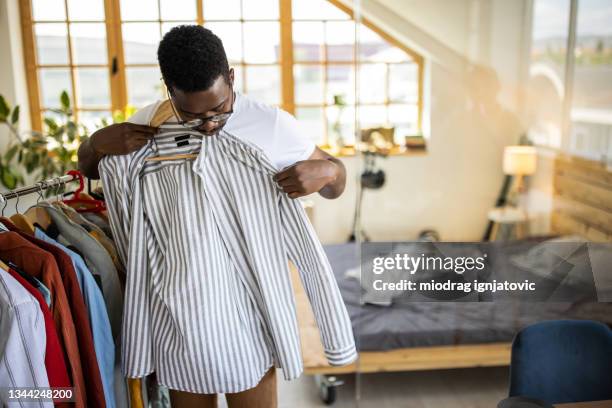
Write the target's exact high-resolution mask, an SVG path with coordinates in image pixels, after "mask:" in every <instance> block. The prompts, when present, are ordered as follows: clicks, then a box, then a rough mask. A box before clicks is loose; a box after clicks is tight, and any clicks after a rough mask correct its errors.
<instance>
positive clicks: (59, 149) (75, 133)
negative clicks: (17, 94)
mask: <svg viewBox="0 0 612 408" xmlns="http://www.w3.org/2000/svg"><path fill="white" fill-rule="evenodd" d="M59 100H60V106H61V108H60V109H54V110H51V111H49V113H52V116H51V115H47V116H46V117H45V118H43V122H44V128H45V129H44V131H43V132H42V133H39V132H28V133H29V134H31V136H29V135H28V137H25V136H24V137H23V140H22V139H21V138H20V136H19V134H18V133H17V127H16V126H15V125H16V124H17V123H18V121H19V113H20V109H19V106H15V108H14V109H12V111H11V107H10V105H9V104H8V103H7V102H6V100H5V99H4V98H3V97H2V95H0V123H4V124H5V125H6V126H8V128H9V130H10V132H11V134H12V135H13V141H12V142H11V143H9V148H8V150H7V151H6V152H5V153H4V154H3V155H2V156H0V183H1V184H3V185H4V186H5V187H6V188H8V189H14V188H16V187H17V186H18V185H19V184H23V183H24V174H33V175H34V177H33V178H34V179H36V180H45V179H48V178H50V177H55V176H59V175H63V174H65V173H66V171H68V170H71V169H74V168H76V166H77V163H76V161H75V160H74V158H75V157H76V154H77V149H78V147H79V145H80V144H81V142H82V141H83V140H84V138H85V137H87V131H86V129H85V127H84V126H83V125H81V124H80V123H78V122H77V121H76V120H75V117H74V114H73V112H72V109H71V103H70V97H69V96H68V92H66V91H63V92H62V93H61V94H60V96H59Z"/></svg>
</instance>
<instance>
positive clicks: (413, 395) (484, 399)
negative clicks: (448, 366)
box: [219, 367, 508, 408]
mask: <svg viewBox="0 0 612 408" xmlns="http://www.w3.org/2000/svg"><path fill="white" fill-rule="evenodd" d="M278 374H279V375H282V374H281V372H279V373H278ZM279 377H280V376H279ZM339 378H342V379H343V380H344V381H345V382H346V383H345V385H343V386H341V387H340V388H339V389H338V400H337V402H336V403H335V404H334V405H333V407H334V408H348V407H359V408H370V407H372V408H451V407H452V408H492V407H495V406H497V403H498V402H499V401H500V400H501V399H503V398H505V397H506V396H507V393H508V368H507V367H495V368H470V369H454V370H436V371H413V372H399V373H376V374H363V375H361V376H360V378H359V380H358V381H356V378H355V376H354V375H350V376H347V375H343V376H339ZM357 382H358V383H359V384H357ZM357 391H359V394H360V395H359V400H357V397H358V392H357ZM278 394H279V407H280V408H311V407H325V405H324V404H323V403H321V401H320V400H319V397H318V395H317V388H316V387H315V384H314V381H313V379H312V377H310V376H302V377H301V378H299V379H297V380H294V381H291V382H287V381H284V380H282V379H281V378H279V384H278ZM219 402H220V404H219V407H227V405H226V404H225V399H223V398H221V399H220V400H219Z"/></svg>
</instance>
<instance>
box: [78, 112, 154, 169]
mask: <svg viewBox="0 0 612 408" xmlns="http://www.w3.org/2000/svg"><path fill="white" fill-rule="evenodd" d="M156 132H157V128H154V127H151V126H145V125H135V124H133V123H130V122H124V123H116V124H114V125H110V126H107V127H105V128H102V129H99V130H97V131H96V132H94V134H93V135H91V137H90V138H89V139H87V140H86V141H84V142H83V143H81V146H79V152H78V156H79V170H81V172H82V173H83V174H84V175H85V176H86V177H88V178H91V179H98V178H100V175H99V174H98V163H100V160H102V158H103V157H104V156H106V155H109V154H128V153H131V152H133V151H135V150H138V149H140V148H141V147H142V146H144V145H145V144H146V143H147V141H148V140H149V139H150V138H151V137H153V135H155V133H156Z"/></svg>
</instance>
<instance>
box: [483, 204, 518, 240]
mask: <svg viewBox="0 0 612 408" xmlns="http://www.w3.org/2000/svg"><path fill="white" fill-rule="evenodd" d="M488 217H489V221H491V222H492V223H493V228H492V230H491V237H490V238H489V240H490V241H501V240H509V239H512V238H514V239H521V238H524V237H525V236H526V235H527V214H526V213H525V211H523V210H521V209H519V208H516V207H501V208H494V209H492V210H490V211H489V215H488Z"/></svg>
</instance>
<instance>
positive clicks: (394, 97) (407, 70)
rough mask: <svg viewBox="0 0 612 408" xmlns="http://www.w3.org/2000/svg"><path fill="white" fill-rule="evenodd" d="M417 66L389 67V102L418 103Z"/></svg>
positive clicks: (394, 65) (396, 65)
mask: <svg viewBox="0 0 612 408" xmlns="http://www.w3.org/2000/svg"><path fill="white" fill-rule="evenodd" d="M418 88H419V84H418V67H417V65H416V64H390V65H389V100H391V101H393V102H412V103H416V102H417V100H418V94H419V92H418V91H419V90H418Z"/></svg>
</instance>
